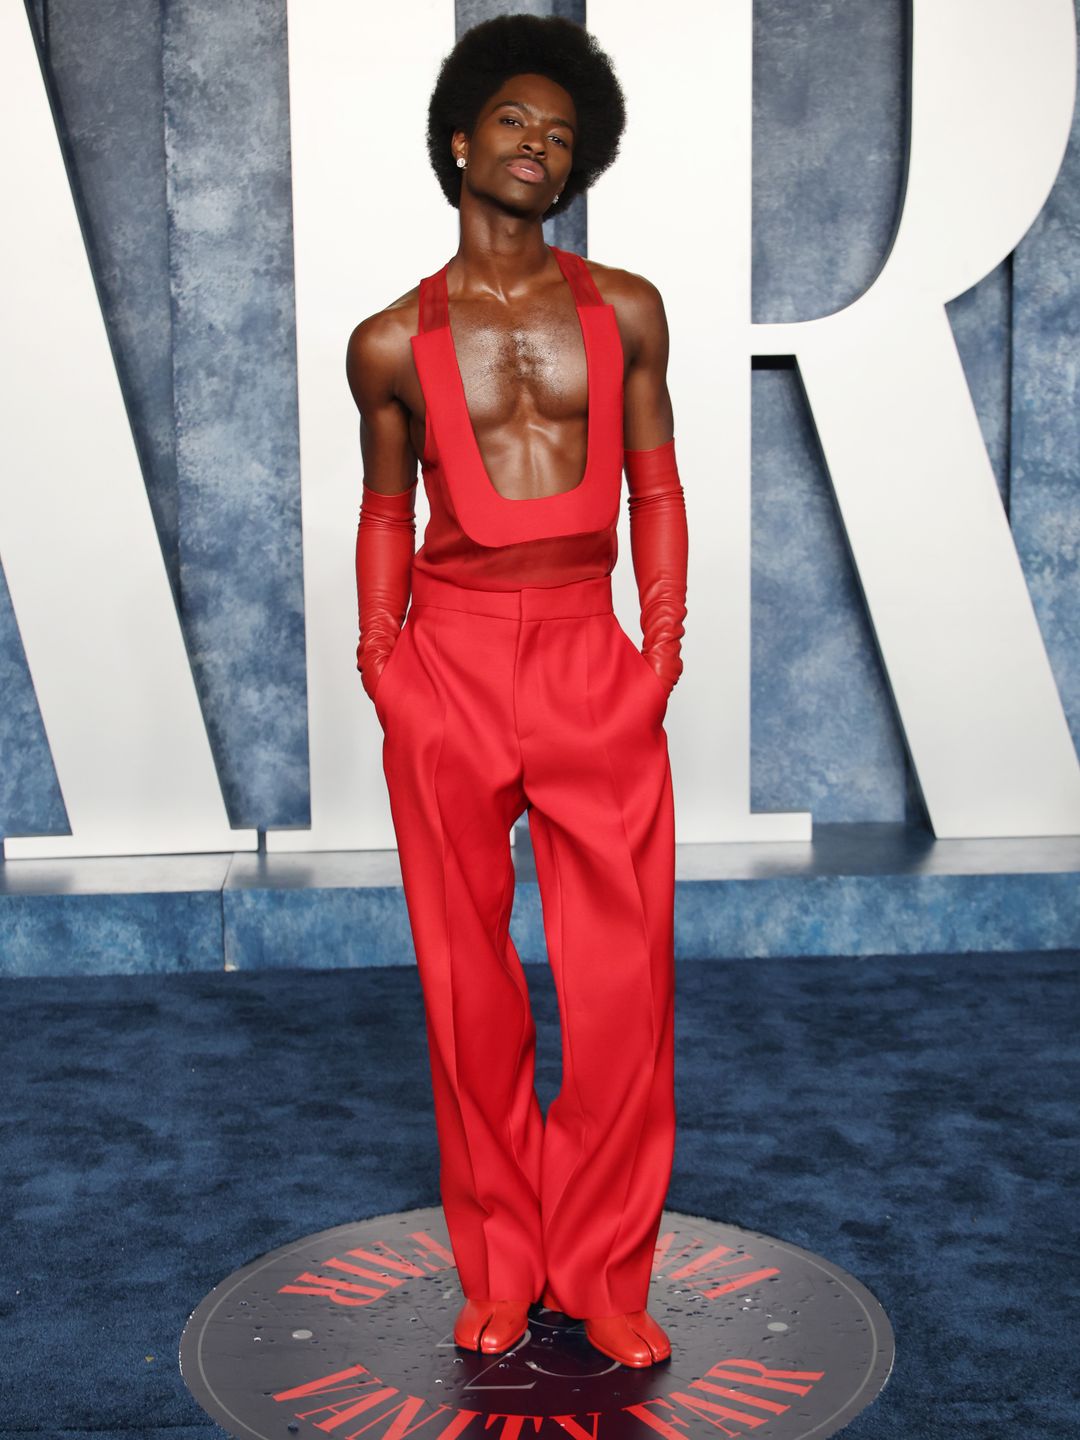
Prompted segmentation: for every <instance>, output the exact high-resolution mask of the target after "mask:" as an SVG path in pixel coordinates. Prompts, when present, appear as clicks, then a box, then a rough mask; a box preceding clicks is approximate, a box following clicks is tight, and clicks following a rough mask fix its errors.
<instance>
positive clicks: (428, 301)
mask: <svg viewBox="0 0 1080 1440" xmlns="http://www.w3.org/2000/svg"><path fill="white" fill-rule="evenodd" d="M449 264H450V261H449V260H448V261H447V262H446V265H444V266H443V267H442V269H441V270H436V272H435V274H434V275H426V276H425V277H424V279H423V280H421V281H420V319H419V326H418V330H417V333H418V334H422V333H423V332H424V331H425V330H441V329H442V327H443V326H444V325H446V326H449V324H450V304H449V301H448V299H447V294H446V266H447V265H449Z"/></svg>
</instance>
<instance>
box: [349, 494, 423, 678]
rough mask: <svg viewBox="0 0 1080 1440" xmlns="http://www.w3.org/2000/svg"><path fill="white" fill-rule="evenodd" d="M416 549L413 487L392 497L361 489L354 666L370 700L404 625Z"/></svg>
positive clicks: (357, 547)
mask: <svg viewBox="0 0 1080 1440" xmlns="http://www.w3.org/2000/svg"><path fill="white" fill-rule="evenodd" d="M415 548H416V485H415V483H414V484H412V485H410V486H409V488H408V490H402V491H401V492H400V493H399V494H397V495H383V494H382V493H381V492H380V491H378V490H372V489H371V488H370V486H368V485H364V486H363V500H362V502H361V505H360V521H359V524H358V525H357V527H356V600H357V610H358V614H359V621H360V643H359V644H358V645H357V647H356V668H357V669H358V670H359V671H360V679H361V681H362V682H363V686H364V689H365V690H366V691H367V693H368V697H369V698H370V699H374V697H375V687H376V685H378V683H379V676H380V675H381V674H382V670H383V666H384V665H385V664H386V662H387V660H389V658H390V652H391V650H393V648H394V646H395V645H396V644H397V638H398V632H399V630H400V629H401V627H402V625H403V624H404V623H405V612H406V610H407V609H408V606H409V595H410V593H411V591H412V562H413V552H414V550H415Z"/></svg>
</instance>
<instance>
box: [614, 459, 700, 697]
mask: <svg viewBox="0 0 1080 1440" xmlns="http://www.w3.org/2000/svg"><path fill="white" fill-rule="evenodd" d="M623 466H624V468H625V470H626V480H627V485H628V487H629V491H630V498H629V501H628V507H629V511H630V555H631V559H632V561H633V566H634V578H635V579H636V581H637V588H638V596H639V598H640V601H641V633H642V646H641V653H642V654H643V655H644V656H645V658H646V660H648V661H649V663H650V664H651V665H652V667H653V669H654V670H655V671H656V673H657V676H658V677H659V679H660V683H661V684H662V685H663V686H664V688H665V690H667V692H668V694H670V693H671V691H672V690H673V689H674V687H675V685H676V683H677V682H678V679H679V676H680V675H681V674H682V668H683V663H682V656H681V653H680V650H681V641H682V637H683V634H684V633H685V632H684V630H683V621H684V620H685V619H686V562H687V552H688V550H689V537H688V535H687V529H686V502H685V499H684V496H683V487H682V485H681V484H680V482H679V470H678V466H677V465H676V462H675V439H674V437H672V439H670V440H669V441H668V442H667V444H666V445H657V446H656V447H655V448H654V449H652V450H624V451H623Z"/></svg>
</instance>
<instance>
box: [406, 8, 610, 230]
mask: <svg viewBox="0 0 1080 1440" xmlns="http://www.w3.org/2000/svg"><path fill="white" fill-rule="evenodd" d="M513 75H546V76H547V77H548V79H549V80H554V81H556V83H557V84H559V85H561V86H562V87H563V89H564V90H566V91H567V92H568V93H569V94H570V96H571V97H572V98H573V101H574V106H575V108H576V110H577V121H578V131H577V134H576V136H575V138H574V163H573V168H572V169H571V171H570V175H569V177H568V178H567V181H566V184H565V186H564V187H563V191H562V196H561V198H560V200H559V201H558V203H557V204H556V203H554V202H553V203H552V204H551V205H549V206H548V208H547V210H546V211H545V213H544V215H543V219H545V220H546V219H547V218H548V216H549V215H553V214H555V213H556V212H558V213H560V214H561V213H564V212H565V211H566V210H567V209H568V208H569V206H570V205H571V204H572V203H573V201H574V200H575V199H576V197H577V196H578V195H580V194H581V193H582V191H584V190H588V189H589V187H590V186H591V185H593V184H594V183H595V182H596V181H597V180H598V179H599V178H600V176H601V175H602V174H603V173H604V171H605V170H606V169H607V168H608V166H609V165H610V164H611V163H612V161H613V160H614V159H615V157H616V156H617V155H618V153H619V140H620V137H621V136H622V132H623V130H624V128H625V126H626V102H625V99H624V96H623V92H622V88H621V86H620V85H619V82H618V79H617V78H616V76H615V70H614V67H613V66H612V63H611V61H610V59H609V58H608V56H607V55H606V54H605V53H604V51H603V50H602V49H601V48H600V46H599V45H598V44H597V42H596V40H595V38H594V37H593V36H592V35H591V34H590V33H589V31H588V30H586V29H585V28H584V26H582V25H578V24H577V23H576V22H575V21H573V20H565V19H562V18H561V17H559V16H554V15H549V16H541V15H526V14H516V15H496V16H494V17H493V18H492V19H490V20H483V21H481V22H480V24H478V25H474V26H472V28H471V29H469V30H467V31H466V32H465V34H464V35H462V37H461V39H460V40H459V41H458V42H457V44H456V45H455V46H454V48H453V49H452V50H451V51H450V52H449V54H448V55H447V56H446V57H445V59H444V60H443V62H442V64H441V66H440V67H439V73H438V77H437V78H436V81H435V88H434V90H433V91H432V94H431V101H430V104H429V105H428V127H427V149H428V158H429V159H430V161H431V167H432V169H433V170H434V171H435V176H436V179H437V180H438V182H439V184H440V186H441V187H442V192H443V194H444V195H445V196H446V198H447V200H449V202H450V204H451V205H453V206H454V208H455V209H457V208H458V207H459V205H460V202H461V181H462V172H461V169H460V168H459V166H458V165H457V162H456V161H455V159H454V156H453V155H452V154H451V151H450V140H451V137H452V136H453V133H454V131H455V130H464V131H465V133H466V134H467V135H471V134H472V132H473V129H474V128H475V126H476V122H477V119H478V118H479V115H480V112H481V110H482V109H483V108H484V106H485V105H486V104H487V102H488V100H490V99H491V97H492V95H494V94H495V92H496V91H497V90H498V89H499V88H500V86H501V85H502V84H503V83H504V82H505V81H506V80H509V79H510V77H511V76H513Z"/></svg>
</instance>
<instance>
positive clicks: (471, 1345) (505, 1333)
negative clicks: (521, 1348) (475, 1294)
mask: <svg viewBox="0 0 1080 1440" xmlns="http://www.w3.org/2000/svg"><path fill="white" fill-rule="evenodd" d="M528 1323H529V1301H528V1300H466V1301H465V1304H464V1305H463V1306H462V1307H461V1309H460V1310H459V1312H458V1317H457V1319H456V1320H455V1321H454V1343H455V1344H456V1345H461V1346H463V1347H464V1348H465V1349H466V1350H481V1351H483V1353H484V1354H485V1355H498V1354H500V1353H501V1352H502V1351H503V1350H509V1349H510V1347H511V1345H513V1344H514V1343H515V1341H517V1340H520V1339H521V1337H522V1335H524V1334H525V1328H526V1326H527V1325H528Z"/></svg>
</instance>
